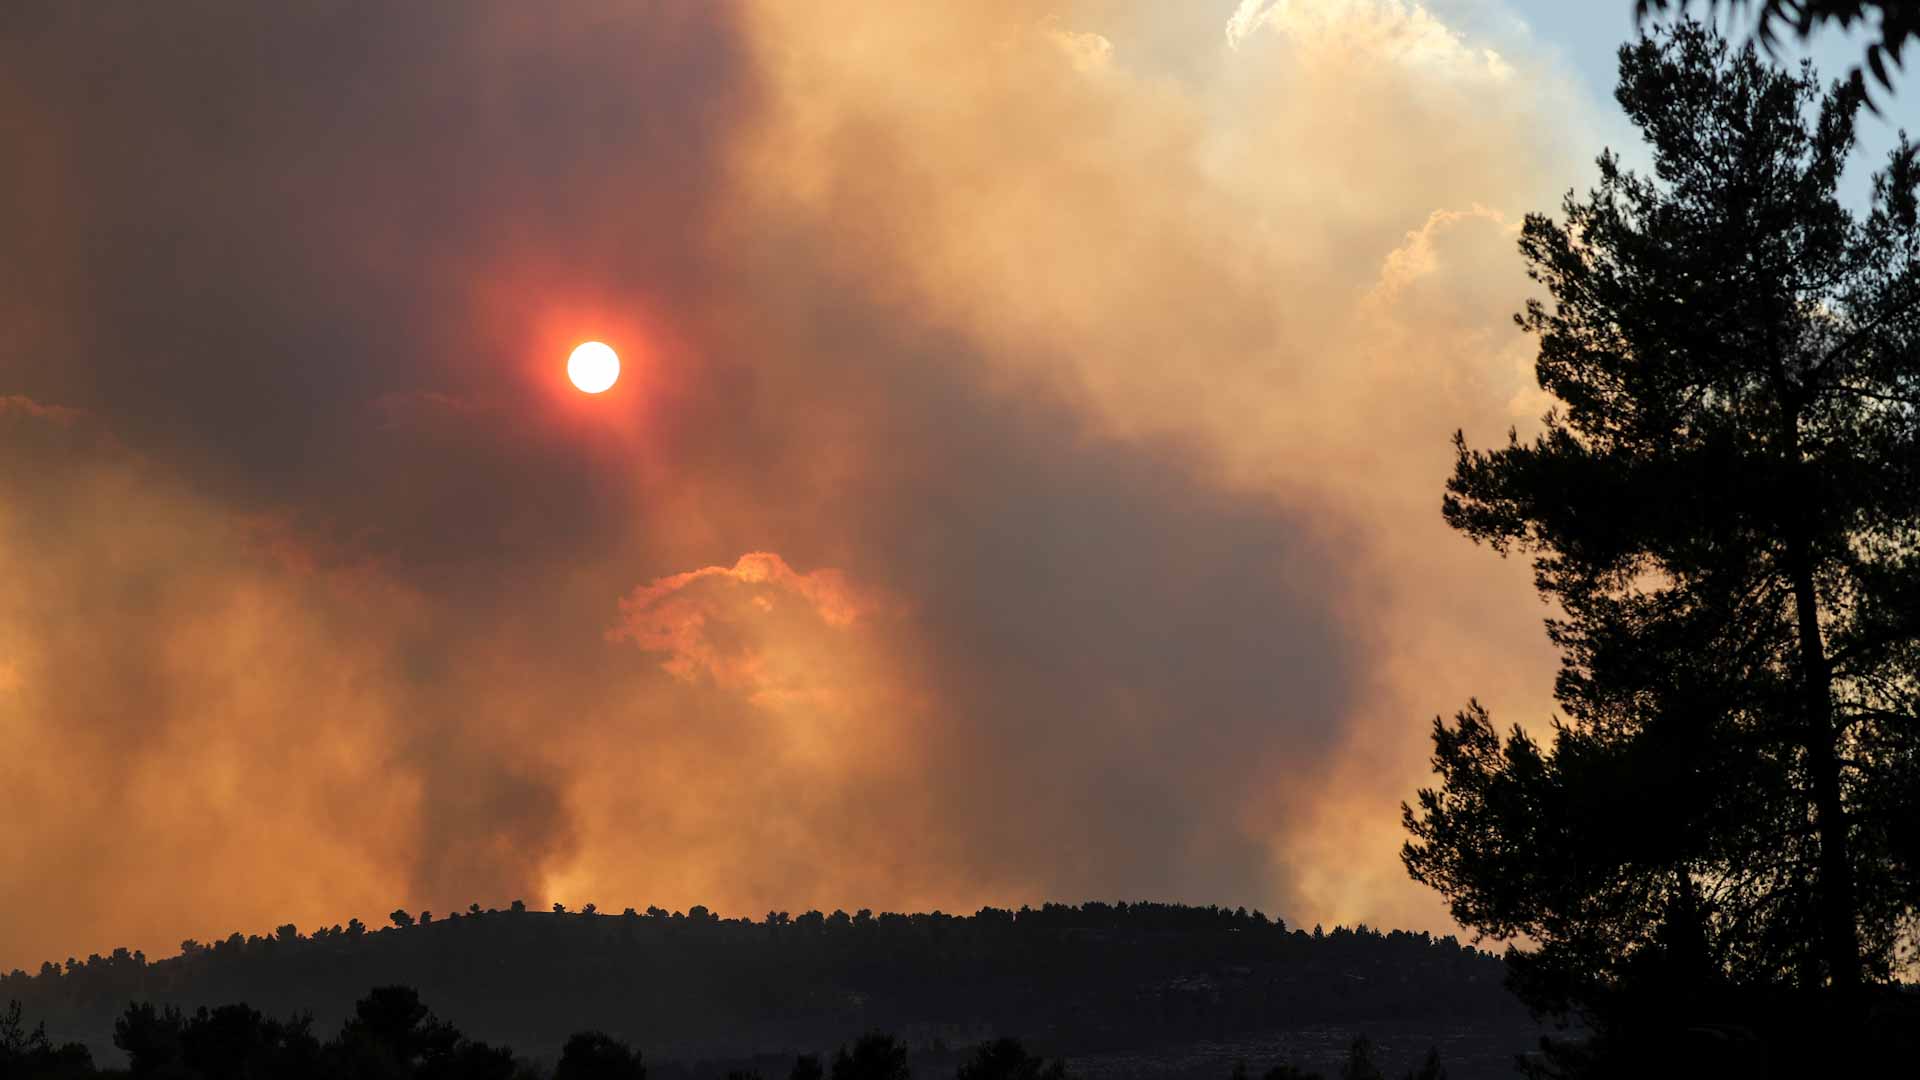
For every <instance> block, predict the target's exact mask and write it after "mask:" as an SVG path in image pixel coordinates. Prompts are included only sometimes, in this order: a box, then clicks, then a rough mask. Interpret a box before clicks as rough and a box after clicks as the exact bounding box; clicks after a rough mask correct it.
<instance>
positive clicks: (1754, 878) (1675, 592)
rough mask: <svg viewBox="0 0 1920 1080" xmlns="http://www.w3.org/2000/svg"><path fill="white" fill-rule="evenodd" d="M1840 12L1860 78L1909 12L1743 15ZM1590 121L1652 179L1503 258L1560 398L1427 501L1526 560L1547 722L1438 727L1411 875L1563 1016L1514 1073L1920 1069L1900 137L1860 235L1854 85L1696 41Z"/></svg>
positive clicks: (1858, 87)
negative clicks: (1635, 131) (1622, 114)
mask: <svg viewBox="0 0 1920 1080" xmlns="http://www.w3.org/2000/svg"><path fill="white" fill-rule="evenodd" d="M1646 6H1648V5H1644V4H1643V8H1644V7H1646ZM1651 6H1653V7H1656V8H1662V9H1664V8H1665V7H1667V6H1668V5H1665V4H1653V5H1651ZM1680 6H1684V5H1680ZM1867 7H1873V8H1877V9H1879V10H1880V12H1881V16H1882V19H1881V24H1880V25H1881V30H1882V32H1883V34H1884V50H1883V51H1874V52H1870V53H1869V54H1868V64H1869V66H1870V67H1871V68H1872V69H1873V71H1874V73H1875V75H1876V76H1877V77H1879V79H1880V83H1881V86H1882V88H1883V89H1890V88H1891V84H1890V82H1889V80H1888V79H1887V78H1886V74H1887V73H1886V71H1885V64H1886V58H1887V57H1889V56H1892V57H1895V58H1897V55H1898V50H1899V48H1900V46H1901V44H1902V43H1904V42H1905V41H1907V40H1908V39H1909V38H1910V37H1911V36H1912V34H1913V33H1914V32H1915V27H1916V26H1920V23H1916V22H1915V21H1914V20H1915V18H1916V12H1920V5H1915V4H1913V3H1911V2H1908V0H1901V2H1898V3H1893V2H1889V3H1885V4H1874V5H1863V4H1860V3H1811V2H1808V3H1798V2H1795V3H1768V4H1766V5H1765V11H1764V13H1763V16H1762V17H1763V19H1764V20H1767V21H1766V23H1765V25H1767V26H1774V25H1779V26H1790V27H1794V28H1796V29H1798V30H1800V31H1804V30H1805V29H1806V28H1807V27H1808V26H1809V25H1813V24H1814V23H1817V22H1819V21H1821V20H1829V19H1830V20H1834V21H1838V22H1839V23H1841V24H1843V25H1850V24H1851V23H1852V21H1853V20H1855V19H1857V18H1858V17H1859V16H1860V14H1861V12H1862V10H1863V9H1865V8H1867ZM1876 48H1877V47H1876ZM1615 97H1616V98H1617V99H1618V101H1619V102H1620V105H1621V107H1622V108H1623V109H1624V110H1625V111H1626V114H1627V116H1628V117H1629V118H1630V119H1631V120H1632V121H1633V122H1634V124H1635V125H1636V126H1637V127H1638V128H1639V129H1640V131H1641V133H1642V135H1643V136H1644V138H1645V141H1646V144H1647V146H1646V151H1647V155H1648V159H1649V160H1650V162H1651V169H1650V170H1649V171H1647V172H1645V173H1642V172H1637V171H1635V170H1632V169H1630V168H1628V167H1627V165H1626V164H1625V163H1624V162H1623V161H1622V159H1621V158H1620V157H1618V156H1615V155H1613V154H1611V153H1608V154H1605V155H1603V156H1602V157H1601V158H1600V160H1599V174H1598V179H1597V182H1596V183H1595V186H1594V187H1593V188H1592V189H1591V190H1589V191H1587V192H1586V193H1585V194H1584V195H1581V194H1577V193H1570V194H1569V195H1568V196H1567V197H1566V200H1565V202H1564V203H1563V205H1562V208H1561V211H1562V212H1561V216H1560V218H1558V219H1555V218H1553V217H1549V216H1546V215H1542V214H1533V215H1529V216H1528V217H1527V219H1526V222H1525V225H1524V227H1523V228H1522V230H1521V233H1520V250H1521V253H1522V255H1523V256H1524V257H1525V259H1526V262H1527V265H1528V268H1529V272H1530V274H1531V275H1532V277H1533V279H1534V280H1535V281H1537V282H1539V283H1540V284H1541V285H1542V286H1544V287H1545V289H1546V291H1547V292H1548V293H1549V294H1550V299H1549V300H1536V301H1532V302H1530V303H1529V304H1528V305H1527V307H1526V309H1525V310H1524V312H1523V313H1522V314H1521V315H1519V316H1518V321H1519V323H1520V325H1521V326H1522V328H1523V329H1525V330H1526V331H1527V332H1529V333H1531V334H1533V335H1534V336H1535V337H1537V338H1538V340H1539V358H1538V361H1537V364H1536V368H1535V370H1536V372H1537V375H1538V377H1539V382H1540V386H1541V387H1542V389H1544V390H1546V391H1547V392H1548V393H1549V394H1550V395H1552V397H1553V398H1554V399H1555V400H1556V403H1557V404H1556V407H1555V408H1554V410H1553V411H1551V412H1549V413H1548V414H1547V415H1546V416H1545V417H1544V418H1543V421H1542V424H1541V428H1542V431H1541V433H1540V434H1539V435H1538V436H1537V437H1535V438H1532V439H1522V438H1520V437H1519V435H1518V433H1512V432H1510V433H1509V434H1508V437H1507V439H1506V440H1505V442H1504V444H1503V445H1498V446H1495V447H1494V448H1492V449H1489V450H1481V449H1476V448H1474V447H1472V446H1471V445H1470V444H1469V443H1468V442H1467V440H1466V438H1465V436H1464V435H1461V436H1457V438H1456V441H1457V447H1458V458H1457V462H1456V467H1455V470H1454V473H1453V476H1452V478H1451V480H1450V481H1449V483H1448V484H1447V492H1446V496H1445V499H1444V502H1443V509H1444V512H1445V515H1446V518H1447V521H1448V522H1449V523H1450V524H1451V525H1452V526H1453V527H1454V528H1456V529H1458V530H1460V531H1461V532H1463V533H1465V534H1466V535H1467V536H1469V537H1471V538H1472V539H1474V540H1475V541H1478V542H1482V543H1485V544H1487V545H1488V546H1490V547H1492V548H1493V549H1494V550H1495V551H1498V552H1500V553H1502V554H1506V553H1509V552H1515V553H1523V554H1525V555H1527V556H1530V557H1531V559H1532V562H1533V567H1534V571H1535V582H1536V585H1537V587H1538V589H1539V591H1540V593H1541V595H1542V598H1543V599H1545V600H1547V601H1549V602H1550V603H1551V605H1552V609H1553V611H1554V612H1555V615H1554V617H1553V618H1552V619H1551V620H1550V621H1549V622H1548V624H1547V625H1548V633H1549V636H1550V638H1551V639H1552V641H1553V643H1554V644H1555V645H1556V646H1557V647H1559V649H1560V650H1561V654H1562V667H1561V671H1560V675H1559V678H1558V680H1557V682H1556V684H1555V696H1556V697H1557V698H1558V700H1559V702H1560V705H1561V706H1562V709H1563V715H1562V716H1560V717H1558V718H1556V719H1555V720H1554V722H1553V724H1552V726H1551V729H1550V730H1549V731H1545V732H1530V731H1528V730H1526V729H1524V728H1521V727H1513V728H1510V729H1507V730H1505V731H1503V730H1501V729H1500V728H1498V727H1496V726H1495V724H1494V721H1493V719H1492V717H1491V716H1490V715H1489V714H1488V712H1487V710H1486V709H1484V708H1482V707H1481V706H1480V705H1479V704H1478V703H1469V704H1468V705H1467V707H1466V708H1465V709H1463V710H1461V711H1460V713H1459V714H1458V715H1457V716H1456V717H1455V718H1454V719H1453V721H1452V722H1451V723H1447V722H1443V721H1436V722H1435V725H1434V732H1433V739H1434V757H1433V763H1434V768H1435V771H1436V772H1437V774H1438V783H1437V784H1436V786H1435V787H1433V788H1431V789H1429V790H1426V791H1422V792H1420V793H1419V795H1418V797H1417V800H1416V803H1415V805H1413V806H1409V807H1407V808H1406V811H1405V821H1406V826H1407V829H1408V831H1409V832H1410V834H1411V840H1410V841H1409V843H1408V844H1407V845H1406V848H1405V851H1404V857H1405V861H1406V865H1407V868H1408V870H1409V871H1410V872H1411V873H1412V875H1413V876H1414V878H1415V879H1416V880H1419V881H1422V882H1425V883H1427V884H1429V885H1431V886H1433V887H1434V888H1436V889H1437V890H1439V891H1440V892H1441V893H1442V894H1443V895H1445V896H1446V898H1447V900H1448V901H1449V903H1450V904H1451V907H1452V911H1453V915H1454V918H1455V919H1456V920H1457V921H1458V922H1459V923H1460V924H1461V925H1463V926H1467V927H1471V928H1473V929H1474V930H1476V931H1478V932H1480V933H1483V934H1485V935H1486V936H1488V937H1491V938H1494V939H1496V940H1509V941H1516V942H1521V943H1524V944H1525V946H1526V947H1525V948H1515V949H1513V950H1512V951H1510V952H1509V953H1508V965H1509V969H1510V972H1511V985H1512V987H1513V989H1514V990H1515V991H1516V993H1518V994H1519V996H1520V997H1521V998H1522V999H1523V1000H1525V1001H1526V1002H1527V1003H1528V1005H1530V1006H1531V1007H1533V1008H1534V1009H1535V1010H1537V1011H1539V1012H1541V1013H1544V1014H1552V1015H1561V1016H1577V1017H1580V1018H1581V1019H1582V1020H1583V1021H1584V1022H1585V1023H1586V1025H1587V1028H1588V1030H1589V1032H1590V1033H1591V1037H1588V1038H1584V1039H1582V1040H1579V1041H1577V1042H1569V1043H1566V1044H1563V1045H1559V1046H1556V1047H1554V1048H1552V1050H1551V1052H1550V1053H1549V1055H1548V1056H1547V1058H1546V1059H1545V1060H1543V1061H1541V1062H1539V1063H1536V1064H1537V1069H1536V1071H1537V1072H1539V1073H1540V1074H1541V1075H1552V1076H1655V1075H1688V1076H1717V1075H1735V1076H1743V1077H1746V1076H1777V1077H1801V1076H1809V1077H1811V1076H1914V1075H1920V1000H1916V996H1915V995H1914V994H1913V993H1912V987H1911V986H1910V985H1909V984H1905V983H1903V981H1902V980H1903V979H1910V978H1911V976H1912V973H1913V971H1914V970H1915V969H1914V965H1915V961H1916V957H1917V956H1920V149H1916V147H1915V145H1914V144H1913V143H1912V142H1910V141H1909V140H1908V139H1907V138H1906V136H1905V135H1904V134H1903V135H1902V136H1901V137H1900V139H1899V141H1898V145H1896V146H1895V147H1894V148H1893V150H1892V151H1891V153H1890V155H1889V156H1888V157H1887V159H1886V160H1885V163H1884V165H1883V167H1882V168H1881V169H1880V170H1879V171H1878V172H1877V173H1876V175H1875V176H1874V178H1873V183H1872V190H1871V194H1870V196H1869V199H1868V203H1869V205H1868V207H1867V210H1866V213H1865V214H1858V213H1855V212H1854V211H1853V209H1852V208H1850V207H1849V206H1848V205H1847V204H1846V203H1845V202H1844V201H1843V200H1842V198H1841V196H1840V193H1839V192H1840V183H1841V178H1842V175H1843V173H1844V172H1845V171H1846V168H1847V166H1848V164H1849V157H1850V156H1851V154H1852V151H1853V150H1854V147H1855V130H1856V124H1857V121H1858V120H1859V118H1860V114H1861V110H1862V108H1863V107H1864V105H1865V102H1866V99H1867V89H1866V86H1865V85H1864V82H1863V80H1862V79H1861V78H1860V77H1859V76H1858V75H1857V74H1856V75H1855V76H1853V77H1852V78H1849V79H1846V80H1841V81H1836V82H1832V83H1825V84H1823V83H1822V82H1821V81H1820V80H1819V79H1818V78H1817V77H1816V76H1815V74H1814V73H1813V71H1812V69H1811V67H1801V68H1798V69H1795V70H1785V69H1782V68H1779V67H1776V66H1773V65H1771V64H1769V63H1767V62H1766V61H1764V60H1763V59H1762V58H1761V56H1760V55H1759V54H1758V52H1757V50H1756V49H1754V48H1753V47H1752V46H1748V47H1746V48H1743V49H1736V48H1732V47H1730V46H1729V45H1728V43H1727V42H1726V41H1725V40H1723V39H1722V38H1721V37H1720V36H1719V35H1718V34H1717V33H1716V32H1715V31H1713V30H1712V29H1711V28H1708V27H1705V26H1702V25H1700V24H1698V23H1692V22H1680V23H1677V24H1674V25H1671V26H1666V27H1662V28H1659V29H1658V30H1656V31H1655V32H1654V33H1653V34H1652V35H1651V36H1649V37H1648V38H1646V39H1643V40H1641V41H1638V42H1635V43H1633V44H1631V45H1629V46H1627V47H1625V48H1623V49H1622V50H1621V52H1620V82H1619V86H1618V89H1617V90H1616V92H1615ZM1888 103H1889V102H1883V104H1888ZM1884 111H1885V110H1883V112H1884Z"/></svg>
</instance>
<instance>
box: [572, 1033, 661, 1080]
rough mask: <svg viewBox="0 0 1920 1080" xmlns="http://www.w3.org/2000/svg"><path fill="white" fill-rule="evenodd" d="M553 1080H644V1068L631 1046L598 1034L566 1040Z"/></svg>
mask: <svg viewBox="0 0 1920 1080" xmlns="http://www.w3.org/2000/svg"><path fill="white" fill-rule="evenodd" d="M553 1080H647V1067H646V1066H645V1065H643V1064H641V1061H640V1055H639V1054H638V1053H636V1052H635V1051H634V1049H633V1048H632V1047H631V1046H628V1045H627V1044H626V1043H624V1042H621V1041H620V1040H618V1039H616V1038H614V1037H613V1036H611V1035H608V1034H606V1033H604V1032H599V1031H583V1032H580V1033H579V1034H576V1035H574V1036H573V1037H572V1038H570V1039H568V1040H567V1045H566V1046H565V1047H564V1048H563V1049H562V1050H561V1051H560V1064H559V1066H558V1067H557V1068H556V1069H555V1070H554V1073H553Z"/></svg>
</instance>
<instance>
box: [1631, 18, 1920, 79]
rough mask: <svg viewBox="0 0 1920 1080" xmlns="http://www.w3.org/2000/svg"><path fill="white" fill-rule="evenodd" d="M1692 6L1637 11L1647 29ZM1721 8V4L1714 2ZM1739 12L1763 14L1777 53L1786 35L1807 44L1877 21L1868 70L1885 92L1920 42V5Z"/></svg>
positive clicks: (1765, 32) (1761, 24)
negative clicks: (1910, 46) (1819, 34)
mask: <svg viewBox="0 0 1920 1080" xmlns="http://www.w3.org/2000/svg"><path fill="white" fill-rule="evenodd" d="M1687 6H1688V0H1635V6H1634V10H1635V13H1636V15H1637V17H1638V18H1639V19H1640V20H1641V21H1642V22H1643V23H1644V22H1645V20H1646V18H1647V16H1649V15H1652V14H1656V13H1665V12H1667V11H1668V10H1670V9H1674V8H1679V9H1683V10H1684V9H1685V8H1686V7H1687ZM1709 6H1711V7H1715V8H1717V7H1719V6H1720V4H1719V0H1711V2H1710V5H1709ZM1732 6H1733V7H1735V8H1740V9H1745V8H1748V7H1752V8H1755V9H1757V13H1758V18H1757V23H1758V29H1759V35H1760V40H1761V41H1763V42H1765V43H1766V45H1767V48H1768V49H1769V50H1772V49H1773V47H1774V46H1775V45H1776V44H1777V43H1778V42H1779V40H1780V33H1781V31H1782V30H1785V31H1787V32H1788V33H1791V34H1793V35H1794V36H1796V37H1798V38H1800V39H1802V40H1805V39H1806V38H1808V37H1810V36H1812V35H1813V33H1814V32H1815V31H1817V30H1820V29H1823V28H1826V27H1828V26H1834V27H1838V28H1840V29H1842V30H1852V29H1853V28H1854V27H1856V26H1868V25H1871V24H1873V23H1874V22H1875V21H1876V19H1877V22H1878V26H1879V31H1880V33H1879V37H1878V38H1877V39H1876V40H1874V41H1872V42H1871V43H1869V44H1868V46H1867V53H1866V65H1867V67H1868V69H1869V70H1871V71H1872V72H1873V77H1874V79H1875V80H1877V81H1878V82H1879V83H1880V86H1881V88H1882V89H1886V90H1892V89H1893V77H1892V75H1891V73H1889V72H1888V70H1887V66H1888V64H1889V63H1891V64H1892V65H1893V67H1895V68H1898V67H1899V66H1900V64H1901V52H1902V51H1903V50H1904V49H1905V48H1906V45H1907V42H1908V41H1911V40H1914V39H1915V38H1920V0H1733V4H1732Z"/></svg>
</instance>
